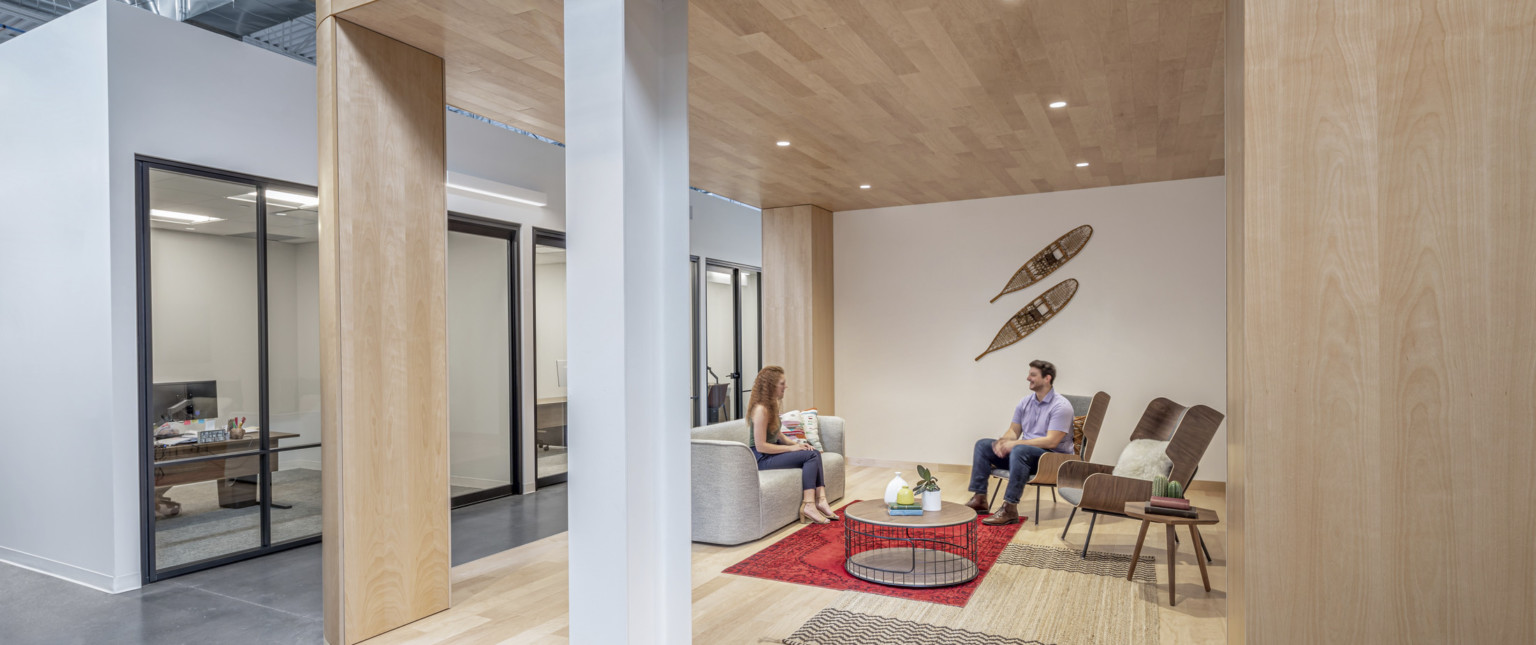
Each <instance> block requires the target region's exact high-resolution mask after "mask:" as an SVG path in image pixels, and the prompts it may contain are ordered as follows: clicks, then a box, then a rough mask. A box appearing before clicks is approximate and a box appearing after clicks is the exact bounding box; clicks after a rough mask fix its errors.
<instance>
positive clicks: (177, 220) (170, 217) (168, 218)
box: [149, 208, 224, 224]
mask: <svg viewBox="0 0 1536 645" xmlns="http://www.w3.org/2000/svg"><path fill="white" fill-rule="evenodd" d="M149 218H150V219H152V220H157V221H161V222H171V223H173V224H207V223H208V222H222V221H224V220H222V219H220V218H217V217H209V216H207V215H193V214H192V213H178V212H176V211H167V210H161V209H158V208H152V209H150V211H149Z"/></svg>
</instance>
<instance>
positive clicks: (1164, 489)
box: [1152, 475, 1184, 499]
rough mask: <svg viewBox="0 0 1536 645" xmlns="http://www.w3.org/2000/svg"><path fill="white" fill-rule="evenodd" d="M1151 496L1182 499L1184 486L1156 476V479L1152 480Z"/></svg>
mask: <svg viewBox="0 0 1536 645" xmlns="http://www.w3.org/2000/svg"><path fill="white" fill-rule="evenodd" d="M1152 496H1153V497H1172V498H1174V499H1183V498H1184V485H1183V484H1180V483H1179V482H1177V481H1173V480H1170V479H1168V478H1167V477H1164V476H1162V475H1158V476H1157V477H1153V478H1152Z"/></svg>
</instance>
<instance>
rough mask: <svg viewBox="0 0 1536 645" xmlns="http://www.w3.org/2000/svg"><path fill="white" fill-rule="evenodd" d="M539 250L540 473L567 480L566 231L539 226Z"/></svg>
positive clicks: (548, 479)
mask: <svg viewBox="0 0 1536 645" xmlns="http://www.w3.org/2000/svg"><path fill="white" fill-rule="evenodd" d="M533 249H534V255H533V344H534V348H533V359H534V365H535V368H534V414H533V417H534V430H533V432H534V448H535V450H536V451H537V455H536V459H535V464H536V466H535V468H536V470H535V477H536V478H537V483H538V485H539V486H547V485H550V484H556V483H560V482H563V481H565V480H566V445H567V444H566V425H565V328H566V325H565V275H566V272H565V236H564V235H561V234H558V233H548V232H539V233H538V234H537V236H536V237H535V238H534V247H533Z"/></svg>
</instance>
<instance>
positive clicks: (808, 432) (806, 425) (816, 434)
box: [800, 408, 826, 452]
mask: <svg viewBox="0 0 1536 645" xmlns="http://www.w3.org/2000/svg"><path fill="white" fill-rule="evenodd" d="M800 429H802V430H804V431H805V440H806V441H809V442H811V447H813V448H815V449H816V452H822V451H824V450H826V448H823V447H822V445H821V415H819V414H817V413H816V408H811V409H809V410H806V411H804V412H801V413H800Z"/></svg>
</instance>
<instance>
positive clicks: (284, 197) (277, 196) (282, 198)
mask: <svg viewBox="0 0 1536 645" xmlns="http://www.w3.org/2000/svg"><path fill="white" fill-rule="evenodd" d="M267 201H269V202H271V201H278V202H287V203H289V204H294V205H296V206H299V207H300V208H308V207H311V206H319V205H320V198H319V197H315V196H313V195H299V194H296V193H285V192H283V191H281V190H269V191H267Z"/></svg>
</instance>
